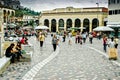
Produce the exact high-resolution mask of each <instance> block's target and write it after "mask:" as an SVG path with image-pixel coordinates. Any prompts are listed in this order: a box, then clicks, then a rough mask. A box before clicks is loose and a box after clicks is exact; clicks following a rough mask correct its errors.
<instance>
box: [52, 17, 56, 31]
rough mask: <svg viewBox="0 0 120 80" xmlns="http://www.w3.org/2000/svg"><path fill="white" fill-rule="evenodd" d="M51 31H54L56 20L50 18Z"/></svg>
mask: <svg viewBox="0 0 120 80" xmlns="http://www.w3.org/2000/svg"><path fill="white" fill-rule="evenodd" d="M51 31H52V32H56V20H55V19H52V20H51Z"/></svg>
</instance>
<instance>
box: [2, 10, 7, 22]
mask: <svg viewBox="0 0 120 80" xmlns="http://www.w3.org/2000/svg"><path fill="white" fill-rule="evenodd" d="M3 13H4V17H3V19H4V23H6V22H7V21H6V18H7V11H6V10H4V11H3Z"/></svg>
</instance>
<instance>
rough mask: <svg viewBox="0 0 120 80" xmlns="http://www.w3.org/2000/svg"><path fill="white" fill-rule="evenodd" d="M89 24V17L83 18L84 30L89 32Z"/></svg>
mask: <svg viewBox="0 0 120 80" xmlns="http://www.w3.org/2000/svg"><path fill="white" fill-rule="evenodd" d="M89 26H90V21H89V19H87V18H85V19H84V20H83V27H85V28H86V29H85V30H84V31H86V32H89Z"/></svg>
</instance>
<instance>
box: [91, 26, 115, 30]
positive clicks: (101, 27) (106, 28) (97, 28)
mask: <svg viewBox="0 0 120 80" xmlns="http://www.w3.org/2000/svg"><path fill="white" fill-rule="evenodd" d="M93 31H114V29H112V28H110V27H107V26H99V27H96V28H94V29H93Z"/></svg>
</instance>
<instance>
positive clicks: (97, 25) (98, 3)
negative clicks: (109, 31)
mask: <svg viewBox="0 0 120 80" xmlns="http://www.w3.org/2000/svg"><path fill="white" fill-rule="evenodd" d="M96 4H97V26H98V25H99V24H98V21H99V20H98V12H99V3H96Z"/></svg>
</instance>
